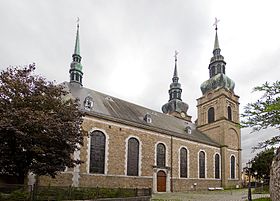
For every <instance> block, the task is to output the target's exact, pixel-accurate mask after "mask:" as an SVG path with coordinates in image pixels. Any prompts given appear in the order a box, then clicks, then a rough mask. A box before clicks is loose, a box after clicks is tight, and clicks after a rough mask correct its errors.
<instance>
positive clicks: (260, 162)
mask: <svg viewBox="0 0 280 201" xmlns="http://www.w3.org/2000/svg"><path fill="white" fill-rule="evenodd" d="M274 155H275V154H274V148H270V149H265V150H263V151H261V152H260V153H258V154H257V155H256V156H255V157H254V159H253V160H252V172H257V175H255V176H256V178H258V179H260V178H263V179H269V175H270V167H271V163H272V160H273V157H274ZM253 175H254V174H253Z"/></svg>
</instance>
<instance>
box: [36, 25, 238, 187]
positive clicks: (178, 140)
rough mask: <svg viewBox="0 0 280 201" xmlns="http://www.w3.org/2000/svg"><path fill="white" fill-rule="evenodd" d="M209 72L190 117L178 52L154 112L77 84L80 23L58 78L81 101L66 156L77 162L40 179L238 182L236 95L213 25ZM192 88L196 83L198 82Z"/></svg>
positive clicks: (120, 183)
mask: <svg viewBox="0 0 280 201" xmlns="http://www.w3.org/2000/svg"><path fill="white" fill-rule="evenodd" d="M215 32H216V35H215V42H214V50H213V56H212V58H211V60H210V64H209V66H208V69H209V79H208V80H206V81H205V82H203V83H202V84H201V87H200V89H201V92H202V95H201V97H198V98H197V120H195V121H192V119H191V116H189V115H188V113H187V112H188V107H189V106H188V104H187V103H185V102H183V100H182V98H181V94H182V88H181V84H180V82H179V75H178V71H177V57H176V55H175V67H174V73H173V77H172V82H171V84H170V88H169V91H168V92H169V100H168V102H167V103H166V104H164V105H163V106H162V112H158V111H154V110H151V109H148V108H145V107H142V106H139V105H136V104H133V103H130V102H127V101H125V100H121V99H118V98H116V97H112V96H110V95H107V94H103V93H101V92H98V91H95V90H93V89H89V88H87V87H86V86H83V82H82V81H83V68H82V64H81V59H82V57H81V55H80V42H79V25H78V26H77V34H76V43H75V49H74V54H73V55H72V58H73V60H72V62H71V65H70V70H69V74H70V81H69V82H64V83H62V84H63V85H64V86H65V88H66V89H67V90H68V91H69V92H70V96H71V98H78V99H79V100H80V109H81V110H82V111H83V112H84V113H85V116H84V121H83V124H82V127H83V129H84V130H85V131H86V132H87V136H85V138H84V145H83V146H82V147H81V149H80V150H79V151H76V152H75V153H74V154H73V157H74V158H76V159H80V160H82V161H84V163H82V164H81V165H77V166H76V167H75V168H66V170H65V171H64V172H61V173H60V174H58V175H57V177H56V178H55V179H52V178H49V177H46V176H42V177H40V178H39V181H38V182H39V185H53V186H57V185H61V186H70V185H71V186H75V187H101V188H102V187H105V188H106V187H108V188H151V189H152V191H153V192H176V191H188V190H195V189H207V188H209V187H236V185H240V181H241V143H240V140H241V138H240V128H239V126H238V125H239V102H238V99H239V97H238V96H237V95H236V94H235V93H234V85H235V84H234V82H233V80H231V79H230V78H229V77H228V76H227V75H226V62H225V61H224V57H223V56H222V55H221V49H220V46H219V40H218V34H217V26H216V29H215ZM197 90H199V89H197Z"/></svg>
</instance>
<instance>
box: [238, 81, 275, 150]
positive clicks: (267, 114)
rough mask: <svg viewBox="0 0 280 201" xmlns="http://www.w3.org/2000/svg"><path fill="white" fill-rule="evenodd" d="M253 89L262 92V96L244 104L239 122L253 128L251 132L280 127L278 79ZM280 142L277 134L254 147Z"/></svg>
mask: <svg viewBox="0 0 280 201" xmlns="http://www.w3.org/2000/svg"><path fill="white" fill-rule="evenodd" d="M253 91H260V92H263V93H264V94H263V96H262V97H261V98H260V99H259V100H258V101H257V102H255V103H249V104H247V105H246V106H245V111H244V113H243V114H242V115H241V116H242V117H243V118H244V119H243V121H242V122H241V125H242V126H243V127H251V128H253V130H252V132H254V131H259V130H261V129H266V128H269V127H271V128H276V129H278V130H279V129H280V81H276V82H274V83H272V84H269V83H268V82H266V83H265V84H263V85H262V86H258V87H255V88H254V89H253ZM279 142H280V135H277V136H275V137H273V138H271V139H268V140H266V141H264V142H260V143H259V144H258V146H256V147H255V148H265V147H267V146H272V145H275V144H278V143H279Z"/></svg>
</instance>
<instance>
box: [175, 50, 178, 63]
mask: <svg viewBox="0 0 280 201" xmlns="http://www.w3.org/2000/svg"><path fill="white" fill-rule="evenodd" d="M178 54H179V52H178V51H177V50H175V55H174V57H175V61H177V55H178Z"/></svg>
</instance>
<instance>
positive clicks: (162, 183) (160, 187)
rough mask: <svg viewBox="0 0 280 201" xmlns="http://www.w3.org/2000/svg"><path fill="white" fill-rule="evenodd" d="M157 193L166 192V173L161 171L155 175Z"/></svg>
mask: <svg viewBox="0 0 280 201" xmlns="http://www.w3.org/2000/svg"><path fill="white" fill-rule="evenodd" d="M157 192H166V173H165V172H164V171H162V170H160V171H158V173H157Z"/></svg>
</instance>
